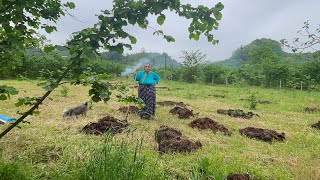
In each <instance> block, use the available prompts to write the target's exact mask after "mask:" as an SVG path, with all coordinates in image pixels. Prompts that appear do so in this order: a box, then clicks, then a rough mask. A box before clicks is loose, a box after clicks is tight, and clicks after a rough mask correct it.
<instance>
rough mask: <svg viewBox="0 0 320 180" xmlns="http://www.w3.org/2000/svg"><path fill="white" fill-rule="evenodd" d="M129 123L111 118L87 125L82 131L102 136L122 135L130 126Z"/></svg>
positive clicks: (107, 117) (104, 118)
mask: <svg viewBox="0 0 320 180" xmlns="http://www.w3.org/2000/svg"><path fill="white" fill-rule="evenodd" d="M128 125H129V124H128V122H126V121H121V120H118V119H116V118H114V117H111V116H106V117H103V118H102V119H100V120H99V121H98V122H97V123H89V124H87V125H86V126H85V127H84V128H83V129H82V131H83V132H85V133H86V134H94V135H102V134H103V133H105V132H107V131H108V132H111V133H114V134H115V133H121V132H122V131H123V129H124V128H126V127H127V126H128Z"/></svg>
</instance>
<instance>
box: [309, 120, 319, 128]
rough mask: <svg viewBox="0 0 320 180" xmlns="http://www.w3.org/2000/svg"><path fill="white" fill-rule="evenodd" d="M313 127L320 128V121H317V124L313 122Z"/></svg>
mask: <svg viewBox="0 0 320 180" xmlns="http://www.w3.org/2000/svg"><path fill="white" fill-rule="evenodd" d="M311 127H312V128H316V129H319V130H320V121H318V122H317V123H315V124H312V125H311Z"/></svg>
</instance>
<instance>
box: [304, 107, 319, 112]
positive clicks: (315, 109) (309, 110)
mask: <svg viewBox="0 0 320 180" xmlns="http://www.w3.org/2000/svg"><path fill="white" fill-rule="evenodd" d="M304 112H306V113H317V112H320V109H319V108H316V107H315V108H309V107H306V108H304Z"/></svg>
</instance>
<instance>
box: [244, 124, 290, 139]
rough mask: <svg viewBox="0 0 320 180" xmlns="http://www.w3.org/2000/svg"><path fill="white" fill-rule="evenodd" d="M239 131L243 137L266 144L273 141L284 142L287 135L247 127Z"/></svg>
mask: <svg viewBox="0 0 320 180" xmlns="http://www.w3.org/2000/svg"><path fill="white" fill-rule="evenodd" d="M239 131H240V133H241V134H242V135H246V136H248V137H250V138H255V139H258V140H261V141H265V142H272V140H277V141H283V140H284V139H285V133H281V134H280V133H278V132H276V131H274V130H270V129H261V128H254V127H246V128H244V129H240V130H239Z"/></svg>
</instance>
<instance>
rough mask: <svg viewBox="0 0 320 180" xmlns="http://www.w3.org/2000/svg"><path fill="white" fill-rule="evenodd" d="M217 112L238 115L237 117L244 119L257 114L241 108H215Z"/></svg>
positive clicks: (232, 115)
mask: <svg viewBox="0 0 320 180" xmlns="http://www.w3.org/2000/svg"><path fill="white" fill-rule="evenodd" d="M217 113H218V114H225V115H229V116H231V117H239V118H244V119H250V118H252V117H253V116H258V117H259V115H258V114H254V113H253V112H247V113H245V112H243V110H241V109H228V110H224V109H218V110H217Z"/></svg>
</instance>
